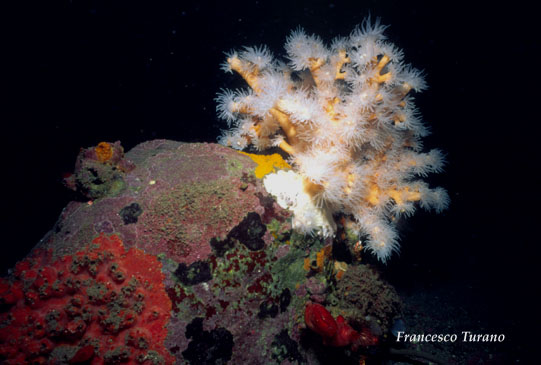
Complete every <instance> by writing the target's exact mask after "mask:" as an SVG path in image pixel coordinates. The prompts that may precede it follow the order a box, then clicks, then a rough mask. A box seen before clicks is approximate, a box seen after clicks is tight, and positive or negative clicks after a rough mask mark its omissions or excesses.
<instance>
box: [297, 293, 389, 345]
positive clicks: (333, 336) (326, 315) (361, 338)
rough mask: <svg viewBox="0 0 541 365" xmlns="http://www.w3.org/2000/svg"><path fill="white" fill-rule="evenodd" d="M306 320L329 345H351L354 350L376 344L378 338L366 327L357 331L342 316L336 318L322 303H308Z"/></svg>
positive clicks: (307, 324)
mask: <svg viewBox="0 0 541 365" xmlns="http://www.w3.org/2000/svg"><path fill="white" fill-rule="evenodd" d="M304 322H305V323H306V326H308V328H310V329H311V330H312V331H314V332H316V333H317V334H319V335H320V336H321V337H322V338H323V344H324V345H327V346H334V347H342V346H348V345H351V348H352V350H353V351H356V350H357V349H358V347H359V346H374V345H376V344H377V343H378V338H377V337H376V336H374V335H372V334H371V333H370V331H369V330H368V329H366V328H363V329H362V330H361V331H360V332H357V331H355V330H354V329H353V328H352V327H351V326H350V325H349V324H348V323H347V322H346V320H345V319H344V317H342V316H338V317H337V318H336V320H335V319H334V318H333V316H332V315H331V313H330V312H329V311H328V310H327V309H326V308H325V307H324V306H322V305H321V304H317V303H308V304H307V305H306V308H305V311H304Z"/></svg>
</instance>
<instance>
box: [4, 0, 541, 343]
mask: <svg viewBox="0 0 541 365" xmlns="http://www.w3.org/2000/svg"><path fill="white" fill-rule="evenodd" d="M21 4H22V7H24V9H17V11H16V12H15V10H14V12H13V13H10V12H5V13H4V14H5V16H7V17H8V18H11V19H8V20H12V21H13V20H14V22H13V23H12V25H11V26H10V31H9V32H7V33H5V34H4V35H5V36H7V38H8V39H7V40H6V42H5V43H4V45H3V49H4V52H3V59H4V61H7V62H8V64H9V66H4V68H3V71H4V73H5V77H4V79H5V80H7V82H6V83H4V87H7V94H8V96H7V97H4V103H5V107H4V108H3V109H4V111H8V113H5V117H4V118H5V119H4V123H3V126H2V130H3V141H4V146H3V150H4V156H3V161H4V164H3V168H2V170H3V173H2V176H3V182H4V186H5V187H4V188H3V192H2V193H3V196H4V199H3V200H4V203H5V204H4V205H3V207H2V208H3V209H2V210H3V216H4V218H3V219H2V226H3V228H2V232H3V233H4V238H5V239H3V241H4V242H3V254H2V257H1V263H2V269H3V272H4V270H5V269H6V268H8V267H10V266H12V265H13V264H14V262H15V261H16V260H19V259H21V258H22V257H24V255H25V254H26V253H27V252H28V251H29V249H30V248H31V247H33V246H34V245H35V244H36V243H37V242H38V241H39V239H40V238H41V237H43V235H44V234H45V233H46V232H47V231H48V230H49V229H50V228H51V227H52V226H53V224H54V222H55V221H56V219H57V218H58V215H59V214H60V212H61V210H62V208H63V207H64V206H65V205H66V204H67V202H68V201H69V199H70V198H71V197H70V195H69V194H68V192H67V190H66V189H65V188H64V187H63V186H62V184H61V177H62V174H63V173H64V172H70V171H72V169H73V163H74V161H75V157H76V156H77V153H78V151H79V149H80V148H81V147H89V146H93V145H96V144H97V143H98V142H100V141H111V142H113V141H116V140H120V141H121V142H122V144H123V146H124V148H125V150H129V149H130V148H132V147H133V146H135V145H136V144H138V143H140V142H143V141H146V140H149V139H154V138H167V139H172V140H178V141H188V142H191V141H201V142H203V141H206V142H214V141H216V137H217V136H218V135H219V133H220V129H221V128H225V127H226V126H225V125H224V124H222V122H220V121H219V120H218V119H217V117H216V112H215V103H214V101H213V98H214V97H215V95H216V92H217V91H218V90H219V89H220V88H222V87H228V88H235V87H239V86H242V82H241V80H240V77H238V76H236V75H229V74H224V73H223V72H222V71H221V70H220V69H219V65H220V63H221V62H223V60H224V55H223V52H225V51H229V50H231V49H233V48H240V47H241V46H249V45H260V44H266V45H268V46H269V48H270V49H271V50H273V51H274V53H275V54H278V55H279V54H283V44H284V40H285V38H286V36H287V35H288V34H289V32H290V30H292V29H294V28H296V27H297V26H298V25H301V26H303V27H304V29H305V30H306V31H307V32H309V33H316V34H318V35H320V36H321V37H322V38H323V39H324V40H326V41H330V40H331V39H332V38H333V37H335V36H337V35H347V34H349V32H350V31H351V30H352V29H353V27H354V26H355V25H356V24H359V23H361V21H362V20H363V18H364V17H366V16H367V15H368V14H371V15H372V17H381V18H382V22H383V24H388V25H390V28H389V29H388V30H387V32H386V34H387V36H388V38H389V39H390V40H391V41H392V42H394V43H395V44H396V45H397V46H399V47H400V48H402V49H404V52H405V59H406V61H407V62H409V63H411V64H413V65H414V66H415V67H417V68H419V69H423V70H424V71H425V73H426V80H427V83H428V85H429V89H428V90H427V91H425V92H423V93H421V94H418V95H416V100H417V104H418V107H419V109H420V111H421V113H422V115H423V117H424V120H425V121H426V122H427V123H428V124H429V125H430V127H431V129H432V132H433V133H432V135H431V136H430V137H428V138H427V139H426V141H425V146H426V147H427V148H433V147H438V148H440V149H442V150H443V151H445V152H446V153H447V160H448V165H447V167H446V171H445V172H444V173H442V174H440V175H437V176H434V177H432V178H431V179H430V183H431V184H433V185H440V186H443V187H445V188H446V189H447V190H448V191H449V194H450V197H451V205H450V208H449V209H448V210H447V211H446V212H445V213H443V214H440V215H435V214H425V213H423V212H419V213H417V215H416V216H414V217H413V218H412V219H410V221H409V224H408V225H406V226H405V227H404V230H403V233H402V237H403V239H402V248H401V255H400V256H396V257H395V258H393V260H391V261H390V262H389V264H388V270H389V274H390V276H392V277H394V278H395V279H396V281H397V282H398V283H399V284H400V285H403V286H405V287H408V286H410V287H426V288H430V287H438V286H439V287H442V286H445V285H447V284H449V283H451V282H452V283H454V284H455V285H459V286H465V287H468V288H470V289H471V293H472V295H474V296H475V299H474V300H475V301H476V302H477V303H478V306H479V307H481V308H484V309H486V311H487V312H488V313H489V314H490V315H492V318H493V320H494V322H497V321H498V320H501V321H502V323H504V322H505V323H507V322H509V321H514V322H520V323H521V326H520V327H519V328H515V331H518V332H520V334H521V335H526V334H527V332H528V330H530V329H531V328H532V327H534V324H535V323H536V322H538V315H537V314H536V313H535V311H534V310H533V308H534V304H535V302H534V301H533V297H532V296H533V295H534V294H535V293H536V292H538V291H539V284H538V281H537V280H538V278H539V275H538V271H537V270H536V268H537V266H538V259H539V256H538V255H537V247H538V245H539V242H540V239H539V234H538V226H539V225H540V223H539V222H538V218H539V216H540V215H539V213H538V211H539V207H540V205H539V203H540V199H539V193H540V192H539V188H540V184H539V183H540V180H539V178H538V177H535V173H536V172H538V170H539V166H540V161H539V154H538V153H537V146H538V144H539V142H537V139H538V138H539V135H538V134H537V130H536V129H537V126H538V124H539V122H540V117H539V116H540V113H539V110H538V106H539V104H541V102H540V101H539V99H538V97H539V87H540V85H539V83H538V81H537V80H538V73H539V69H537V67H538V63H539V57H538V54H539V33H540V32H539V31H538V23H539V20H538V19H537V18H536V17H535V12H534V11H533V9H531V8H529V7H527V6H525V5H524V4H522V3H518V2H513V3H510V4H508V5H497V4H496V3H495V2H490V3H488V2H486V3H484V2H476V3H475V2H471V3H460V2H455V1H452V2H447V1H433V2H427V3H424V2H408V1H352V2H340V1H307V2H295V1H268V2H267V1H249V2H237V3H235V2H204V3H201V4H198V3H195V2H183V1H176V2H173V1H147V2H141V1H76V0H72V1H43V2H40V3H39V4H31V3H25V2H21ZM506 321H507V322H506Z"/></svg>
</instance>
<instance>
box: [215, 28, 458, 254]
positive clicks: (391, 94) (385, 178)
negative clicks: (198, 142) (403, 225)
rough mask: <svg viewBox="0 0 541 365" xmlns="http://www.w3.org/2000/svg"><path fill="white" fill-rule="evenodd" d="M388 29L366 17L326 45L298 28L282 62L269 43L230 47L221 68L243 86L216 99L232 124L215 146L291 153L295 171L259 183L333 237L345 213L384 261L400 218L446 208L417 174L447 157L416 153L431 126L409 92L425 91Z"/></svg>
mask: <svg viewBox="0 0 541 365" xmlns="http://www.w3.org/2000/svg"><path fill="white" fill-rule="evenodd" d="M385 29H386V26H383V25H381V24H380V21H379V19H378V20H376V21H375V22H371V21H370V19H369V18H368V19H365V20H364V22H363V23H362V24H361V26H358V27H357V28H355V29H354V30H353V32H352V33H351V34H350V35H349V36H348V37H339V38H336V39H334V40H333V41H332V43H331V44H330V46H327V45H324V43H323V41H322V40H321V39H320V38H319V37H318V36H316V35H308V34H307V33H305V31H304V30H303V29H301V28H298V29H296V30H294V31H293V32H292V33H291V34H290V35H289V37H288V38H287V40H286V44H285V49H286V53H287V56H286V57H287V62H283V61H280V60H278V59H276V58H275V57H274V56H273V55H272V54H271V52H270V50H269V49H268V48H267V47H265V46H260V47H245V48H244V49H243V50H242V51H238V52H237V51H232V52H229V53H227V54H226V55H227V61H226V62H225V63H223V65H222V69H223V70H225V71H227V72H233V71H235V72H236V73H238V74H239V75H241V76H242V77H243V79H244V80H245V81H246V83H247V84H248V86H249V88H247V89H242V90H235V91H231V90H222V91H221V92H220V93H219V94H218V96H217V98H216V101H217V103H218V106H217V111H218V114H219V116H220V117H221V118H223V119H225V120H226V122H227V124H228V126H229V128H230V129H229V130H226V131H224V132H223V134H222V135H221V136H220V137H219V142H220V143H221V144H223V145H226V146H231V147H233V148H236V149H239V150H242V149H245V148H247V147H248V146H253V147H254V148H255V149H257V150H259V151H265V150H268V149H270V148H272V147H279V148H280V149H282V150H283V151H284V152H285V153H287V154H288V155H289V159H288V163H289V164H290V165H291V166H292V170H290V171H287V172H285V171H278V172H276V173H273V174H270V175H267V176H266V177H265V180H264V184H265V187H266V188H267V190H268V191H269V192H270V193H272V194H273V195H274V196H276V197H277V201H278V203H279V204H280V205H282V206H283V207H288V208H290V209H291V210H292V211H293V212H294V218H293V225H294V227H295V228H296V229H298V230H299V231H302V232H305V233H317V234H320V235H322V236H326V237H329V236H332V235H333V234H334V233H335V232H336V224H335V223H334V221H333V214H337V213H340V212H341V213H343V214H345V215H346V216H347V217H348V218H350V224H349V228H351V229H353V230H354V231H356V232H358V234H359V235H361V236H362V237H366V239H365V240H364V241H363V243H364V246H365V247H367V248H368V249H369V250H370V251H372V252H373V253H375V254H376V256H377V257H378V258H379V259H380V260H381V261H386V260H387V259H388V258H389V257H390V255H391V254H392V252H393V251H397V250H398V234H397V228H396V223H397V221H398V218H400V217H402V216H409V215H411V214H412V213H413V212H414V211H415V209H416V206H421V207H422V208H424V209H428V210H434V211H436V212H440V211H442V210H443V209H445V208H446V207H447V205H448V195H447V192H446V191H445V190H444V189H442V188H430V187H429V186H428V184H427V183H426V182H424V181H422V180H421V178H423V177H426V176H427V175H428V174H429V173H437V172H440V171H441V170H442V167H443V164H444V156H443V154H442V152H440V151H439V150H437V149H434V150H431V151H429V152H422V149H423V146H422V138H423V137H425V136H427V135H428V134H429V131H428V128H427V127H426V126H425V125H424V124H423V122H422V121H421V119H420V116H419V113H418V111H417V109H416V107H415V105H414V98H413V96H412V95H411V94H412V91H414V92H418V91H422V90H423V89H425V88H426V85H425V82H424V80H423V77H422V72H420V71H419V70H416V69H414V68H412V67H411V66H409V65H408V64H406V63H404V61H403V52H402V51H401V50H400V49H398V48H397V47H395V46H394V45H393V44H391V43H390V42H388V41H387V40H386V37H385V36H384V34H383V33H384V30H385ZM363 239H364V238H363Z"/></svg>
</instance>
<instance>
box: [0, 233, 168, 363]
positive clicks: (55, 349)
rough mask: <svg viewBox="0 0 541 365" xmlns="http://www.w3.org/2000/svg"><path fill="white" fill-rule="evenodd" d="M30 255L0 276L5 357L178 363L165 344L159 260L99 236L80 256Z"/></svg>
mask: <svg viewBox="0 0 541 365" xmlns="http://www.w3.org/2000/svg"><path fill="white" fill-rule="evenodd" d="M45 261H46V259H45V257H37V258H30V259H25V260H24V261H21V262H19V263H18V264H17V265H16V267H15V270H14V271H15V273H14V274H15V275H14V278H13V279H12V280H6V279H0V310H1V311H2V312H1V313H0V360H2V361H3V363H5V364H23V363H32V364H46V363H60V362H62V363H66V362H67V363H70V364H77V363H83V362H84V363H91V364H104V363H111V362H113V363H120V362H121V363H123V364H141V363H146V362H148V363H156V364H157V363H160V364H171V363H174V357H173V356H172V355H171V354H170V353H169V351H168V350H167V349H166V348H165V347H164V340H165V337H166V336H167V329H166V328H165V325H166V324H167V322H168V321H169V316H170V311H171V301H170V299H169V297H168V296H167V294H166V292H165V289H164V284H163V279H164V276H163V274H162V272H161V263H160V262H159V261H158V260H157V259H156V257H155V256H152V255H148V254H146V253H145V252H143V251H142V250H140V249H137V248H131V249H129V250H128V251H126V250H125V248H124V245H123V244H122V241H121V240H120V238H119V237H118V236H116V235H111V236H106V235H104V234H102V235H100V236H99V237H97V238H96V239H94V241H92V244H91V245H90V246H89V247H88V248H86V249H84V250H82V251H79V252H77V253H76V254H74V255H68V256H64V257H62V258H60V259H59V260H57V261H55V262H54V263H52V264H49V265H46V264H45Z"/></svg>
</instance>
